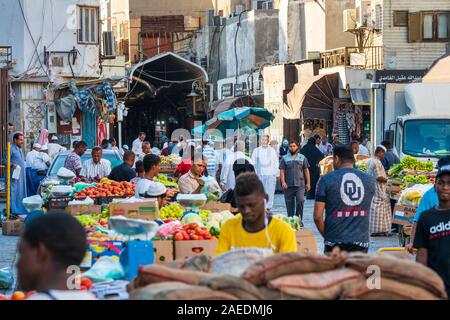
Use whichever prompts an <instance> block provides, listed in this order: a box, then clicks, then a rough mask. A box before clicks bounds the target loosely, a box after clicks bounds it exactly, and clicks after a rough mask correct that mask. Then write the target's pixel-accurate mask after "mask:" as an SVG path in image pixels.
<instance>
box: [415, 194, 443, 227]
mask: <svg viewBox="0 0 450 320" xmlns="http://www.w3.org/2000/svg"><path fill="white" fill-rule="evenodd" d="M438 204H439V198H438V195H437V193H436V191H435V190H434V187H432V188H431V189H430V190H428V191H427V192H425V194H424V195H423V197H422V199H421V200H420V203H419V207H418V208H417V211H416V215H415V216H414V222H416V223H417V222H418V221H419V217H420V215H421V214H422V212H424V211H427V210H430V209H433V208H434V207H436V206H437V205H438Z"/></svg>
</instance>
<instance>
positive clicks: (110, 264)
mask: <svg viewBox="0 0 450 320" xmlns="http://www.w3.org/2000/svg"><path fill="white" fill-rule="evenodd" d="M124 275H125V273H124V271H123V267H122V265H121V264H120V262H119V261H117V260H115V259H113V258H112V257H101V258H100V259H98V260H97V262H96V263H95V264H94V265H93V266H92V268H91V269H89V271H86V272H85V273H84V274H83V276H84V277H86V278H89V279H91V280H92V281H93V282H103V281H108V280H119V279H122V278H123V277H124Z"/></svg>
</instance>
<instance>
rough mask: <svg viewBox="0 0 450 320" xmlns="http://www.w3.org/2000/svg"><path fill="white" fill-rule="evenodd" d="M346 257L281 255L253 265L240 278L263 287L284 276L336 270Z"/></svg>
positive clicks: (340, 254)
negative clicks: (268, 282)
mask: <svg viewBox="0 0 450 320" xmlns="http://www.w3.org/2000/svg"><path fill="white" fill-rule="evenodd" d="M346 256H347V255H346V253H338V254H333V255H330V256H316V255H311V254H308V253H303V252H289V253H281V254H277V255H274V256H271V257H268V258H265V259H263V260H261V261H258V262H256V263H254V264H253V265H251V266H250V267H249V268H248V269H247V270H246V271H245V272H244V273H243V275H242V278H243V279H246V280H248V281H250V282H251V283H253V284H255V285H257V286H258V285H263V284H266V283H267V281H270V280H272V279H276V278H279V277H281V276H285V275H291V274H302V273H311V272H322V271H328V270H333V269H336V268H337V267H338V266H340V265H342V264H343V262H344V261H345V258H346Z"/></svg>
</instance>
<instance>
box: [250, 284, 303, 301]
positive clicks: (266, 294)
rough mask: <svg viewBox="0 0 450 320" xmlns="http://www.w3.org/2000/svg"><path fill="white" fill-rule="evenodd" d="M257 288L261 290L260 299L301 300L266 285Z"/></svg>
mask: <svg viewBox="0 0 450 320" xmlns="http://www.w3.org/2000/svg"><path fill="white" fill-rule="evenodd" d="M258 289H259V292H261V295H262V300H301V299H300V298H298V297H294V296H291V295H289V294H287V293H284V292H281V291H280V290H276V289H270V288H268V287H266V286H261V287H258Z"/></svg>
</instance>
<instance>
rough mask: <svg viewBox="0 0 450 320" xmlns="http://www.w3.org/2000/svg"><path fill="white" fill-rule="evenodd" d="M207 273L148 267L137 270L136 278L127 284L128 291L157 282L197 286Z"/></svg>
mask: <svg viewBox="0 0 450 320" xmlns="http://www.w3.org/2000/svg"><path fill="white" fill-rule="evenodd" d="M206 276H207V273H203V272H197V271H189V270H179V269H172V268H168V267H165V266H162V265H157V264H155V265H150V266H145V267H141V268H139V271H138V275H137V277H136V278H135V279H134V280H132V281H131V282H130V283H129V284H128V291H131V290H134V289H137V288H140V287H145V286H147V285H149V284H152V283H158V282H167V281H175V282H183V283H186V284H193V285H194V284H197V283H198V282H199V281H200V280H201V279H202V278H204V277H206Z"/></svg>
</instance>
